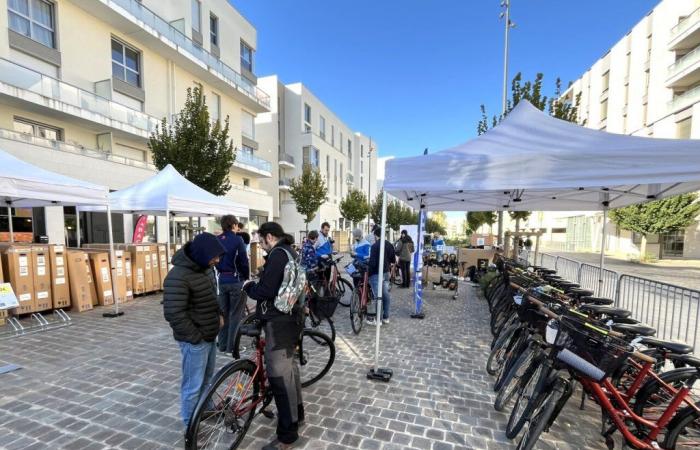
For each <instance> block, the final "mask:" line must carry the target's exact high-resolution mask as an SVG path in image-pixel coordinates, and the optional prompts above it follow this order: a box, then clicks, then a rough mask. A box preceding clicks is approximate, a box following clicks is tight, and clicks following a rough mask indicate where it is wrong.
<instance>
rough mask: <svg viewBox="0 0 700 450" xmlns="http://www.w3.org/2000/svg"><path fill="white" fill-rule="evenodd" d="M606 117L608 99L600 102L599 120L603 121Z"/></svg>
mask: <svg viewBox="0 0 700 450" xmlns="http://www.w3.org/2000/svg"><path fill="white" fill-rule="evenodd" d="M607 118H608V99H605V100H603V101H602V102H600V121H601V122H602V121H604V120H606V119H607Z"/></svg>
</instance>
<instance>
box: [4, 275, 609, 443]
mask: <svg viewBox="0 0 700 450" xmlns="http://www.w3.org/2000/svg"><path fill="white" fill-rule="evenodd" d="M392 294H393V296H394V299H393V304H392V318H391V324H389V325H387V326H384V327H382V352H381V354H380V358H381V366H382V367H390V368H392V369H393V370H394V377H393V379H392V381H391V382H390V383H386V384H385V383H380V382H370V381H368V380H366V378H365V374H366V371H367V369H368V368H369V367H370V365H371V362H372V352H373V348H374V329H373V328H367V329H364V330H363V331H362V333H361V334H360V335H359V336H355V335H353V334H352V332H351V331H350V328H349V320H348V315H349V313H348V309H347V308H343V307H339V308H338V310H337V311H336V318H335V319H336V323H337V326H338V337H337V339H336V346H337V356H336V361H335V364H334V366H333V368H332V370H331V372H330V373H329V374H328V375H327V376H326V377H325V378H324V379H323V380H321V381H320V382H318V383H317V384H315V385H313V386H311V387H309V388H308V389H305V390H304V401H305V404H306V411H307V423H306V425H305V426H304V427H303V428H302V430H301V434H302V436H303V442H302V444H303V445H302V447H303V448H307V449H344V448H347V449H354V448H360V449H397V450H398V449H405V448H415V449H434V450H449V449H510V448H513V445H512V444H511V443H510V442H509V441H508V440H507V439H506V438H505V436H504V434H503V432H502V430H503V429H504V427H505V422H506V420H507V417H506V416H505V415H504V414H501V413H498V412H496V411H495V410H494V409H493V407H492V404H493V400H494V394H493V392H492V390H491V378H490V377H489V376H488V375H487V374H486V372H485V370H484V366H485V361H486V357H487V354H488V348H489V341H490V339H489V333H488V331H487V314H488V312H487V308H486V306H485V303H484V302H483V301H481V300H479V299H478V298H477V297H476V290H475V289H474V288H471V287H467V288H462V295H461V298H460V299H459V300H451V295H450V294H449V293H447V292H439V291H426V297H427V299H426V319H425V320H423V321H417V320H413V319H410V318H408V315H409V313H410V311H411V297H410V292H409V291H408V290H402V289H394V290H393V292H392ZM158 300H159V297H157V296H153V297H147V298H143V299H140V300H137V301H136V302H134V303H132V304H129V305H127V306H126V308H125V311H126V314H125V315H124V316H123V317H121V318H118V319H105V318H102V317H101V312H102V311H101V310H96V311H92V312H88V313H82V314H75V315H73V317H74V320H75V323H74V325H73V326H71V327H68V328H63V329H59V330H53V331H50V332H46V333H37V334H33V335H27V336H24V337H21V338H17V339H12V340H4V341H0V365H2V364H7V363H14V364H18V365H20V366H22V367H23V369H21V370H19V371H15V372H12V373H9V374H5V375H0V448H3V449H49V448H50V449H58V448H66V449H71V450H75V449H83V448H84V449H102V448H121V449H161V448H162V449H172V448H181V447H182V425H181V424H180V421H179V419H178V386H179V357H180V356H179V351H178V348H177V346H176V345H175V342H174V341H173V340H172V337H171V334H170V329H169V328H168V325H167V324H166V323H165V321H164V320H163V318H162V313H161V306H160V305H159V302H158ZM227 361H228V358H227V357H226V356H223V355H221V357H220V358H219V365H221V364H224V363H225V362H227ZM576 398H577V397H576V396H574V397H573V399H572V401H571V402H570V403H569V404H568V405H567V407H566V409H565V411H564V414H563V416H562V417H561V418H560V420H559V421H558V422H557V424H556V425H555V426H554V427H553V429H552V431H551V432H550V433H549V434H548V435H547V436H546V440H543V441H542V442H541V444H540V445H539V446H538V448H542V449H562V450H563V449H584V448H585V449H601V450H602V449H604V448H605V446H604V445H603V442H602V439H601V438H600V437H599V435H598V432H597V430H598V417H599V416H598V413H597V412H596V407H595V406H594V405H592V404H591V403H590V402H588V406H587V408H586V410H585V411H584V412H581V411H579V410H578V403H579V402H578V401H577V400H575V399H576ZM579 398H580V397H579ZM273 426H274V420H269V419H266V418H264V417H262V416H259V417H256V419H255V421H254V423H253V427H252V429H251V430H250V432H249V436H248V437H247V438H246V440H245V441H244V443H243V445H242V446H241V448H246V449H248V448H249V449H257V448H260V447H261V445H262V444H264V443H265V442H266V441H267V440H268V439H269V438H270V437H271V436H272V435H273V430H274V428H273Z"/></svg>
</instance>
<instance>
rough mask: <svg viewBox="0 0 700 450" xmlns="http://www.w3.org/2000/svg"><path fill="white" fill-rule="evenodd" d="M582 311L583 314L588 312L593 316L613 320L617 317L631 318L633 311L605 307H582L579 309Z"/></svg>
mask: <svg viewBox="0 0 700 450" xmlns="http://www.w3.org/2000/svg"><path fill="white" fill-rule="evenodd" d="M579 310H580V311H582V312H587V313H593V314H600V315H603V314H604V315H606V316H608V317H611V318H617V317H622V318H625V317H629V316H631V315H632V311H629V310H626V309H623V308H615V307H613V306H604V305H581V307H580V308H579Z"/></svg>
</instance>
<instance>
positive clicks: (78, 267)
mask: <svg viewBox="0 0 700 450" xmlns="http://www.w3.org/2000/svg"><path fill="white" fill-rule="evenodd" d="M66 262H67V266H68V273H70V277H69V285H70V296H71V307H72V309H73V310H75V311H78V312H82V311H88V310H90V309H92V298H93V296H94V295H95V291H94V288H93V283H92V274H91V272H92V271H91V270H90V260H89V259H88V255H87V253H85V252H84V251H82V250H79V249H74V250H68V251H67V252H66Z"/></svg>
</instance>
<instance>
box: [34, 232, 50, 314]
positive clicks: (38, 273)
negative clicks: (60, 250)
mask: <svg viewBox="0 0 700 450" xmlns="http://www.w3.org/2000/svg"><path fill="white" fill-rule="evenodd" d="M32 265H33V266H34V295H35V297H36V310H37V311H46V310H47V309H51V308H53V301H52V300H51V299H52V295H51V255H50V254H49V246H48V245H33V246H32Z"/></svg>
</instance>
